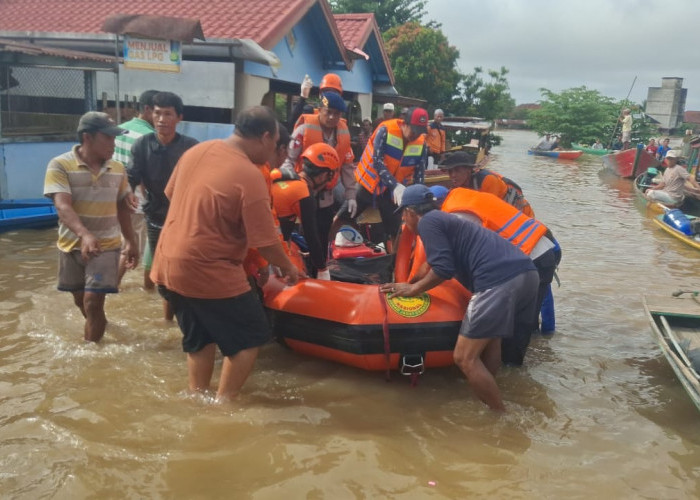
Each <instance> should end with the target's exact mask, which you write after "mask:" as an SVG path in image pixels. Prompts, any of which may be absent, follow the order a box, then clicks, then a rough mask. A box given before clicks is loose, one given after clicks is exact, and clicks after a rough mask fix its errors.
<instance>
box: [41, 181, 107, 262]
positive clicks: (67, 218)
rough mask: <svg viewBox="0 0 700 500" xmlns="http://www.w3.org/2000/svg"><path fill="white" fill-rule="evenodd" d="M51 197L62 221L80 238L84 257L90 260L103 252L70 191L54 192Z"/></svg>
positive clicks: (81, 252)
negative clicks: (75, 205) (86, 225)
mask: <svg viewBox="0 0 700 500" xmlns="http://www.w3.org/2000/svg"><path fill="white" fill-rule="evenodd" d="M51 197H52V199H53V204H54V206H55V207H56V212H58V217H59V218H60V219H61V222H62V223H63V224H64V225H65V226H66V227H67V228H68V229H70V230H71V231H73V232H74V233H75V234H76V235H77V236H78V238H80V254H81V255H82V257H83V259H85V260H88V259H89V258H90V257H95V256H97V255H99V254H100V253H102V247H101V246H100V242H99V240H98V239H97V238H96V237H95V235H94V234H92V233H91V232H90V231H88V229H87V228H86V227H85V225H84V224H83V222H82V221H81V220H80V216H78V214H77V213H76V211H75V209H74V208H73V196H72V195H71V194H70V193H54V194H53V195H52V196H51Z"/></svg>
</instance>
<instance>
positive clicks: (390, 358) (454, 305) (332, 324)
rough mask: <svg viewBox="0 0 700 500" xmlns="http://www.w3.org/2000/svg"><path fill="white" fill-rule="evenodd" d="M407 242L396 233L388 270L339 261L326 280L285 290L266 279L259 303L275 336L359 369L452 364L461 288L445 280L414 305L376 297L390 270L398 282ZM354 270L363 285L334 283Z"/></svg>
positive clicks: (462, 304)
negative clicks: (355, 269)
mask: <svg viewBox="0 0 700 500" xmlns="http://www.w3.org/2000/svg"><path fill="white" fill-rule="evenodd" d="M414 238H415V237H414V236H413V235H412V234H411V232H410V231H409V230H404V231H403V232H402V234H401V238H400V242H399V245H398V250H397V253H396V264H395V266H394V267H393V269H392V263H393V260H394V258H393V257H394V256H392V255H388V256H383V257H374V258H366V259H338V260H337V261H335V262H332V263H330V264H329V268H330V271H331V277H332V279H333V280H332V281H321V280H316V279H304V280H301V281H300V282H299V283H298V284H296V285H294V286H291V287H289V286H288V287H285V286H284V283H282V282H281V281H280V280H279V279H278V278H276V277H274V276H273V277H271V278H270V280H269V281H268V283H267V284H266V285H265V287H264V289H263V294H264V298H263V303H264V305H265V308H266V310H267V312H268V317H269V318H270V321H271V325H272V329H273V333H274V335H275V336H276V337H277V339H278V340H279V341H280V342H281V343H282V344H284V345H286V346H288V347H289V348H291V349H292V350H293V351H296V352H298V353H301V354H304V355H309V356H313V357H317V358H322V359H326V360H330V361H334V362H338V363H342V364H345V365H349V366H353V367H356V368H361V369H364V370H373V371H376V370H399V371H401V372H402V373H404V374H410V373H420V372H422V371H423V370H425V369H426V368H434V367H445V366H451V365H453V364H454V360H453V355H452V351H453V349H454V345H455V343H456V341H457V336H458V334H459V328H460V326H461V323H462V319H463V318H464V314H465V313H466V309H467V305H468V302H469V298H470V293H469V292H468V291H467V290H466V289H465V288H464V287H462V285H460V284H459V283H458V282H457V281H455V280H448V281H445V282H443V283H442V284H440V285H439V286H437V287H435V288H433V289H432V290H430V291H428V292H427V293H424V294H422V295H421V296H419V297H413V298H406V297H394V298H391V299H388V298H387V295H386V294H383V293H381V292H379V284H380V283H382V282H387V281H391V279H392V271H393V273H394V274H395V275H396V281H405V279H406V278H405V276H407V274H408V272H409V270H408V267H409V262H410V254H411V245H412V242H413V241H414ZM346 260H347V262H341V261H346ZM360 264H361V265H362V266H364V267H363V269H362V270H361V272H360V273H358V276H367V277H369V279H367V280H364V282H349V281H347V278H346V281H339V279H343V278H341V277H340V275H341V274H342V273H343V272H344V271H347V269H348V268H352V266H356V265H360ZM346 274H347V273H346ZM372 276H376V277H377V279H372ZM402 278H403V279H402ZM385 326H386V328H385Z"/></svg>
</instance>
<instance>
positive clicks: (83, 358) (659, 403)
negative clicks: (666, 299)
mask: <svg viewBox="0 0 700 500" xmlns="http://www.w3.org/2000/svg"><path fill="white" fill-rule="evenodd" d="M499 133H500V134H501V135H502V136H503V137H504V142H503V144H502V145H501V146H499V147H497V148H495V149H494V151H493V159H492V162H491V165H490V166H491V168H493V169H494V170H496V171H498V172H500V173H502V174H504V175H507V176H509V177H512V178H513V179H515V180H516V181H517V182H518V183H520V184H521V185H522V187H523V189H524V191H525V193H526V196H527V197H528V199H529V200H530V202H531V203H532V205H533V206H534V208H535V211H536V213H537V216H538V218H540V219H541V220H542V221H544V222H545V223H546V224H548V225H549V226H550V227H551V228H552V229H553V230H554V232H555V234H556V236H557V238H558V239H559V241H560V243H561V244H562V247H563V250H564V258H563V261H562V265H561V268H560V271H559V276H560V278H561V282H562V283H561V287H560V288H557V289H555V292H554V293H555V302H556V308H557V332H556V334H555V335H554V336H553V337H552V338H541V337H536V338H534V339H533V343H532V346H531V349H530V351H529V353H528V357H527V359H526V366H525V367H523V368H521V369H514V368H510V369H504V370H503V371H502V373H501V374H500V375H499V377H498V382H499V385H500V387H501V389H502V392H503V396H504V399H505V401H506V405H507V408H508V412H507V413H506V414H505V415H504V416H496V415H494V414H493V413H491V412H490V411H488V410H487V409H486V408H485V407H484V406H483V405H482V404H481V403H480V402H479V401H477V400H476V399H475V398H474V396H473V395H472V394H471V392H470V390H469V387H468V384H467V383H466V381H465V380H464V378H463V377H462V376H461V375H460V373H459V371H458V370H457V369H455V368H448V369H442V370H432V371H429V372H427V373H426V374H424V375H423V376H422V377H421V379H420V381H419V383H418V385H417V386H416V387H411V386H410V384H409V381H408V380H407V379H405V378H402V377H400V376H398V375H396V376H394V377H393V379H392V381H391V382H388V383H387V382H385V380H384V378H383V376H382V374H378V373H368V372H364V371H361V370H358V369H354V368H350V367H345V366H341V365H337V364H333V363H330V362H326V361H323V360H318V359H311V358H307V357H303V356H300V355H297V354H295V353H293V352H290V351H288V350H285V349H284V348H283V347H281V346H279V345H277V344H269V345H267V346H266V347H265V348H264V349H263V351H262V354H261V357H260V359H259V361H258V363H257V365H256V368H255V371H254V374H253V375H252V377H251V378H250V379H249V381H248V383H247V384H246V386H245V389H244V394H243V395H242V397H241V398H240V399H239V400H238V401H237V402H236V403H235V404H232V405H223V406H220V405H214V404H211V403H210V402H209V401H208V400H207V399H205V398H201V397H199V398H198V397H189V396H188V395H187V393H186V391H185V388H186V367H185V358H184V355H183V353H182V352H181V348H180V332H179V330H178V328H177V326H175V325H174V324H168V323H166V322H164V321H163V320H161V319H160V315H161V305H160V300H159V298H158V297H157V296H156V295H155V294H153V293H147V292H145V291H143V290H142V289H141V287H140V272H131V273H129V274H127V277H126V279H125V282H124V287H123V291H122V293H120V294H119V295H117V296H110V297H108V299H107V315H108V318H109V321H110V324H109V326H108V329H107V334H106V335H105V338H104V340H103V341H102V343H100V344H99V345H87V344H85V343H83V342H82V341H81V337H82V325H83V321H82V318H81V317H80V314H79V313H78V311H77V309H75V307H73V305H72V302H71V298H70V296H69V295H68V294H65V293H60V292H58V291H56V290H55V274H56V250H55V247H54V242H55V237H56V235H55V229H47V230H39V231H19V232H12V233H5V234H1V235H0V338H1V340H0V497H2V498H27V499H38V498H71V499H74V498H251V499H278V498H281V497H286V498H290V499H291V498H308V499H324V498H328V499H346V498H397V499H413V498H435V499H439V498H444V499H453V498H467V497H488V498H561V497H566V498H582V497H586V498H665V499H669V498H693V497H695V498H697V497H698V496H699V494H700V487H699V485H698V476H699V475H700V437H699V436H700V434H698V426H699V424H700V415H699V414H698V412H697V410H696V409H695V407H694V406H693V405H692V404H691V402H690V400H689V399H688V398H687V397H686V395H685V393H684V391H683V389H682V388H681V386H680V384H679V383H678V381H677V380H676V379H675V377H674V374H673V372H672V371H671V369H670V368H669V367H668V366H667V365H666V363H665V361H664V358H663V357H662V356H661V354H660V352H659V350H658V349H657V347H656V345H655V344H654V342H653V340H652V337H651V333H650V329H649V326H648V325H647V323H646V319H645V317H644V313H643V309H642V303H641V296H642V294H643V293H645V292H659V293H671V292H672V291H674V290H676V289H678V288H691V289H697V288H698V287H699V286H700V283H698V271H697V269H698V262H699V261H698V257H700V253H698V252H697V251H696V250H693V249H692V248H689V247H685V246H684V245H683V244H682V243H680V242H678V241H675V240H673V239H672V238H670V237H668V236H667V235H665V234H664V233H662V232H661V231H660V230H658V229H657V228H655V227H654V226H653V224H652V223H651V222H650V221H649V219H648V217H647V215H646V214H645V213H644V210H643V209H641V208H640V207H639V206H638V204H636V203H635V199H634V193H633V191H632V186H631V183H630V182H629V181H622V180H616V179H611V178H609V177H606V176H602V175H601V174H600V173H599V171H600V168H601V160H600V158H598V157H592V156H590V157H589V156H587V155H584V156H583V157H581V158H580V159H578V160H576V161H557V160H553V159H550V158H540V157H533V156H529V155H527V154H526V151H527V147H528V146H529V145H531V144H534V143H535V142H536V137H535V135H534V134H532V133H530V132H520V131H502V132H499ZM217 376H218V371H217V373H215V377H217Z"/></svg>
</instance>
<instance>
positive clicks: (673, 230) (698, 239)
mask: <svg viewBox="0 0 700 500" xmlns="http://www.w3.org/2000/svg"><path fill="white" fill-rule="evenodd" d="M670 212H673V210H668V209H667V210H666V211H665V213H664V214H660V215H656V216H654V219H653V220H652V222H654V224H656V225H657V226H658V227H660V228H661V229H663V230H664V231H665V232H667V233H668V234H670V235H671V236H673V237H674V238H676V239H678V240H680V241H682V242H683V243H685V244H686V245H688V246H691V247H693V248H695V249H696V250H700V235H698V234H687V233H686V232H683V231H680V230H679V229H678V228H677V226H675V225H674V224H673V223H672V221H670V220H669V217H668V215H669V213H670ZM685 215H686V217H687V218H688V219H689V221H690V222H691V223H692V222H693V221H695V220H697V217H694V216H692V215H687V214H685ZM690 232H691V233H692V232H693V231H692V230H691V231H690Z"/></svg>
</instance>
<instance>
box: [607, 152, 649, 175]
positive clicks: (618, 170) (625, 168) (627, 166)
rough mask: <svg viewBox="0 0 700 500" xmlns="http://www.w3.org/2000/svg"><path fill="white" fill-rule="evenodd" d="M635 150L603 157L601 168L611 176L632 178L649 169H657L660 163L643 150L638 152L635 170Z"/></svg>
mask: <svg viewBox="0 0 700 500" xmlns="http://www.w3.org/2000/svg"><path fill="white" fill-rule="evenodd" d="M637 151H638V150H637V149H636V148H633V149H625V150H624V151H618V152H616V153H612V154H609V155H604V156H603V157H602V158H603V166H604V167H605V168H606V169H607V170H609V171H610V172H612V173H613V174H615V175H617V176H619V177H624V178H630V179H631V178H634V177H636V174H637V173H642V172H646V171H647V169H648V168H649V167H658V166H660V165H661V163H660V162H659V161H658V160H657V159H656V158H654V157H653V156H652V155H650V154H649V153H647V152H646V151H645V150H643V149H640V150H639V161H638V162H637V168H636V169H635V165H634V162H635V157H636V155H637Z"/></svg>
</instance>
